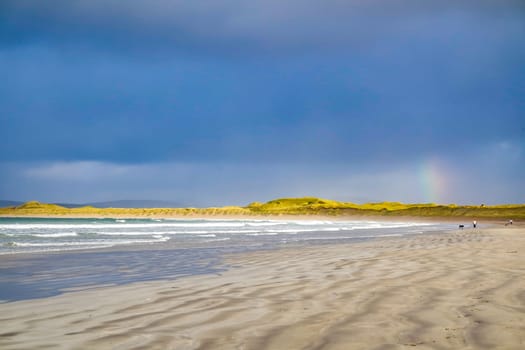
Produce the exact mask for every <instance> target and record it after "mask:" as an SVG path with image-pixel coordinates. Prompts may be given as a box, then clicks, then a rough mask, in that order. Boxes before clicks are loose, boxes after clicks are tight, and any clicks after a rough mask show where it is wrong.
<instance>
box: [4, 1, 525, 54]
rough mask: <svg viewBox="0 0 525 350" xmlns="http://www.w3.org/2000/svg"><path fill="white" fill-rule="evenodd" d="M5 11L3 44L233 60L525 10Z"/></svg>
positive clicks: (165, 7)
mask: <svg viewBox="0 0 525 350" xmlns="http://www.w3.org/2000/svg"><path fill="white" fill-rule="evenodd" d="M0 6H1V14H0V18H1V23H2V25H1V27H0V33H2V35H1V40H2V43H3V44H4V45H19V44H27V43H47V44H52V45H63V46H64V47H68V46H73V47H76V48H78V47H86V46H88V47H92V46H96V47H98V48H99V49H102V48H103V49H106V50H138V51H140V50H142V49H147V50H150V51H149V54H152V53H154V52H155V51H172V50H173V51H189V52H193V51H197V52H199V51H200V52H208V53H210V52H212V53H213V52H214V53H222V54H230V55H236V54H239V53H241V52H246V51H255V52H261V51H266V52H268V53H272V54H282V53H286V52H288V51H289V50H307V51H312V50H313V51H316V50H322V49H325V50H326V49H328V48H336V49H338V50H344V49H345V45H352V46H356V47H359V46H361V45H365V46H368V45H374V41H375V40H385V39H386V40H388V39H389V37H390V36H391V35H395V34H396V33H399V32H403V33H404V34H405V35H406V34H409V33H410V32H411V31H414V30H421V25H423V26H424V27H425V26H433V25H435V24H437V25H440V24H444V23H443V21H437V23H435V22H434V20H435V19H436V18H439V17H443V16H445V17H447V16H449V17H454V16H458V15H461V14H464V15H466V17H476V18H478V19H479V20H480V21H482V22H485V23H491V24H493V25H494V24H496V28H494V29H495V30H498V28H497V27H499V26H501V25H500V24H497V23H498V22H508V21H513V20H516V19H518V18H519V16H522V15H523V11H524V9H525V6H524V5H523V2H522V1H519V0H500V1H494V0H485V1H483V0H478V1H470V0H462V1H416V0H397V1H386V0H377V1H360V0H352V1H312V0H300V1H298V0H292V1H277V0H271V1H250V2H245V1H239V0H230V1H204V2H203V1H199V2H195V1H180V0H151V1H143V0H127V1H118V0H90V1H69V0H47V1H39V0H4V1H3V2H2V4H1V5H0ZM440 30H445V31H446V28H440Z"/></svg>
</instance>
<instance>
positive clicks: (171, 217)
mask: <svg viewBox="0 0 525 350" xmlns="http://www.w3.org/2000/svg"><path fill="white" fill-rule="evenodd" d="M2 218H4V219H24V218H25V219H125V220H142V219H146V220H147V219H165V220H188V221H192V220H212V221H215V220H243V219H244V220H271V221H286V220H297V221H302V220H305V221H319V220H326V221H392V222H399V221H401V222H406V221H408V222H429V223H436V222H447V223H450V222H458V223H459V222H462V223H463V222H471V221H472V220H477V221H478V222H483V223H489V224H501V225H504V224H506V223H507V222H508V219H503V218H494V217H478V216H443V217H441V216H401V215H396V216H374V215H333V216H332V215H317V214H315V215H314V214H312V215H290V214H276V215H269V214H261V215H226V214H225V215H222V214H210V215H202V214H195V215H155V216H140V215H139V216H132V215H131V216H130V215H118V214H115V215H100V216H99V215H89V214H86V215H83V214H67V215H32V214H29V215H25V214H19V215H4V214H0V219H2ZM513 222H514V223H516V224H520V223H524V222H525V221H523V220H520V219H513Z"/></svg>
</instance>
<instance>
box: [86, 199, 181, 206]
mask: <svg viewBox="0 0 525 350" xmlns="http://www.w3.org/2000/svg"><path fill="white" fill-rule="evenodd" d="M86 205H88V206H92V207H95V208H181V207H183V206H184V205H183V204H181V203H177V202H170V201H156V200H142V199H136V200H135V199H129V200H119V201H109V202H94V203H86V204H82V206H86Z"/></svg>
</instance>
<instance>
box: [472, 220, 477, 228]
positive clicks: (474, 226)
mask: <svg viewBox="0 0 525 350" xmlns="http://www.w3.org/2000/svg"><path fill="white" fill-rule="evenodd" d="M477 224H478V223H477V222H476V220H474V221H472V227H473V228H476V225H477Z"/></svg>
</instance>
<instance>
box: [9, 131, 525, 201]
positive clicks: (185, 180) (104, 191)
mask: <svg viewBox="0 0 525 350" xmlns="http://www.w3.org/2000/svg"><path fill="white" fill-rule="evenodd" d="M524 157H525V152H524V149H523V147H522V145H520V144H516V143H512V142H508V141H502V142H499V143H494V144H489V145H487V146H486V147H482V148H480V149H479V150H478V151H477V152H469V153H463V154H462V155H461V156H460V155H459V154H458V155H455V156H439V155H429V156H426V157H422V158H420V159H407V160H405V161H398V162H395V163H387V164H378V163H376V162H374V160H373V159H370V160H369V161H368V162H367V161H362V162H358V163H338V164H319V163H311V162H310V163H304V162H303V163H285V162H282V163H278V162H274V163H272V164H267V163H259V162H256V161H252V162H245V163H225V162H222V163H215V162H163V163H150V164H127V165H126V164H118V163H110V162H86V161H75V162H44V163H42V162H40V163H34V162H20V163H0V171H1V173H2V181H1V182H0V198H9V199H16V200H31V199H37V200H41V201H55V202H89V201H104V200H117V199H130V198H143V199H163V200H176V201H179V202H181V203H185V205H193V206H212V205H226V204H237V205H245V204H247V203H249V202H251V201H266V200H270V199H273V198H276V197H284V196H290V197H298V196H312V195H313V196H319V197H324V198H331V199H336V200H342V201H354V202H369V201H385V200H390V201H403V202H437V203H463V204H479V203H486V204H496V203H511V202H515V203H522V202H523V198H525V183H524V180H523V179H525V169H524V168H523V166H521V164H523V162H524V161H525V160H524Z"/></svg>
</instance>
